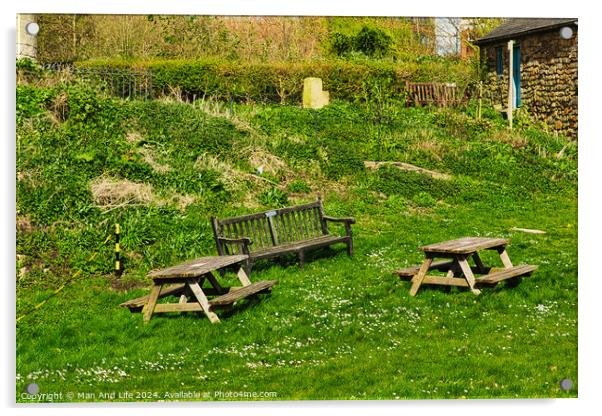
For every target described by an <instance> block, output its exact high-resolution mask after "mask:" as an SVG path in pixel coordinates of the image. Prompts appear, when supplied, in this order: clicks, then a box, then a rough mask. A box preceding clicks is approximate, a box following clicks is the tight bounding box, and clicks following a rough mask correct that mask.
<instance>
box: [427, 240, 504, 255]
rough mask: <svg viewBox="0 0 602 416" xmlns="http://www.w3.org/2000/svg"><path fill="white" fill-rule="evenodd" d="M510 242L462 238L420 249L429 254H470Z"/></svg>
mask: <svg viewBox="0 0 602 416" xmlns="http://www.w3.org/2000/svg"><path fill="white" fill-rule="evenodd" d="M508 242H509V241H508V240H507V239H505V238H490V237H462V238H457V239H455V240H449V241H443V242H441V243H435V244H429V245H426V246H422V247H420V249H421V250H422V251H425V252H429V253H451V254H454V253H455V254H470V253H474V252H476V251H479V250H488V249H491V248H495V247H503V246H505V245H507V244H508Z"/></svg>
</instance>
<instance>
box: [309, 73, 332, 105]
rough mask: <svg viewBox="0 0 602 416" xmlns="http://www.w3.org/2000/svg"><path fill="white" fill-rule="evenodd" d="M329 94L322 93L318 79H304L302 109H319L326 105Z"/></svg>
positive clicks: (328, 100)
mask: <svg viewBox="0 0 602 416" xmlns="http://www.w3.org/2000/svg"><path fill="white" fill-rule="evenodd" d="M329 102H330V94H329V93H328V91H322V80H321V79H320V78H313V77H312V78H305V79H304V80H303V108H313V109H319V108H322V107H324V106H325V105H328V103H329Z"/></svg>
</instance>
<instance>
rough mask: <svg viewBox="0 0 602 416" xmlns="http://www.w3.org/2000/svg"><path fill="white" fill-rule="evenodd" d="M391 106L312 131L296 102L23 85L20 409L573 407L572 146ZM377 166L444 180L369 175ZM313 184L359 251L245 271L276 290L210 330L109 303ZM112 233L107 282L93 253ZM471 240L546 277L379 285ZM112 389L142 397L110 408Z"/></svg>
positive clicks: (357, 112) (103, 254)
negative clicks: (294, 403) (319, 403)
mask: <svg viewBox="0 0 602 416" xmlns="http://www.w3.org/2000/svg"><path fill="white" fill-rule="evenodd" d="M385 114H386V119H385V120H384V121H383V119H382V117H381V118H379V123H374V120H375V117H376V116H375V114H374V112H373V110H371V109H370V108H369V107H364V106H360V105H352V104H348V103H345V102H335V103H333V104H332V105H330V106H328V107H326V108H324V109H322V110H319V112H318V113H317V117H318V121H319V124H318V128H316V124H315V120H316V119H315V117H316V114H314V113H313V112H310V111H307V110H303V109H300V108H296V107H291V106H260V105H257V106H245V105H242V104H241V105H238V104H237V105H235V107H234V108H233V114H230V112H229V109H228V108H227V107H226V106H223V105H220V104H219V103H212V102H203V103H200V102H197V103H196V104H195V105H191V104H185V103H181V102H177V101H175V100H169V99H164V100H156V101H152V102H150V101H149V102H141V101H140V102H139V101H119V100H115V99H111V98H108V97H105V96H103V95H102V94H101V93H100V92H98V91H95V90H93V89H91V88H89V87H86V86H83V85H68V86H64V85H55V86H49V87H47V88H38V87H32V86H20V87H18V90H17V270H16V275H17V283H16V285H17V316H18V317H20V316H23V318H22V319H20V320H19V322H18V323H17V400H19V401H26V400H24V399H23V398H22V397H21V392H22V391H24V388H25V386H26V385H27V384H28V383H31V382H36V383H38V384H39V386H40V389H41V392H52V391H56V392H63V393H64V394H66V393H67V392H73V393H74V394H75V395H74V396H73V397H72V398H71V399H68V398H64V399H63V400H75V401H86V400H115V399H117V400H155V401H156V400H173V399H174V397H173V396H166V393H171V394H175V393H177V392H185V393H186V392H197V393H199V394H200V397H193V399H200V400H207V399H211V400H220V399H226V398H227V395H228V392H257V393H258V394H259V392H274V393H275V394H274V393H270V394H264V395H263V396H262V397H255V399H269V400H273V399H280V400H291V399H397V398H399V399H419V398H460V397H466V398H480V397H495V398H503V397H550V396H552V397H567V396H568V397H574V396H576V394H577V389H576V388H575V389H573V390H571V391H569V392H564V391H562V390H560V387H559V383H560V380H562V379H564V378H570V379H572V380H573V382H575V384H576V385H577V381H578V380H577V195H576V189H577V160H576V159H577V155H576V145H575V144H572V143H571V142H569V141H567V140H565V139H563V138H557V137H554V136H552V135H549V134H547V133H545V132H543V131H541V130H539V129H537V128H536V127H533V126H529V125H528V123H526V122H524V123H523V124H522V126H521V125H519V128H518V129H517V130H515V131H513V132H508V131H507V130H506V129H505V128H504V125H503V120H501V119H500V118H499V117H498V116H497V115H496V114H495V113H493V112H491V113H488V112H486V113H485V117H484V118H483V119H482V120H480V121H476V120H474V117H472V110H471V108H470V107H469V108H468V109H463V110H431V109H413V108H404V107H401V106H399V105H396V104H395V103H389V104H388V107H387V108H386V112H385ZM377 158H378V159H380V160H392V161H393V160H394V161H401V162H406V163H411V164H415V165H418V166H421V167H423V168H427V169H431V170H435V171H438V172H440V173H445V174H447V175H449V177H450V179H447V180H445V179H434V178H432V177H430V176H426V175H422V174H418V173H411V172H404V171H401V170H399V169H397V168H394V167H383V168H380V169H377V170H371V169H365V168H364V165H363V161H364V160H374V159H377ZM259 166H262V167H263V173H262V174H261V175H258V174H257V173H256V169H257V168H258V167H259ZM317 192H320V193H321V194H322V197H323V199H324V201H325V208H326V213H327V214H329V215H333V216H354V217H355V218H356V220H357V224H356V225H355V226H354V236H355V247H356V254H355V255H354V257H353V258H348V257H347V256H346V254H345V253H344V250H343V248H342V247H340V248H337V247H334V249H333V250H330V251H328V250H324V251H317V252H316V253H314V254H313V255H312V258H313V261H309V262H308V263H307V265H306V267H305V268H304V269H302V270H301V269H299V268H298V266H297V265H296V263H295V259H292V258H290V259H284V260H283V261H282V262H276V263H267V262H266V263H264V264H259V265H258V267H257V268H256V269H254V271H253V274H252V276H251V279H252V280H253V281H255V280H264V279H278V280H279V281H280V283H279V284H278V285H277V286H275V287H274V290H273V294H272V295H271V296H269V297H266V298H265V299H263V300H262V301H261V302H258V303H257V302H250V303H246V304H241V305H238V306H237V307H235V308H234V310H232V311H230V312H224V313H222V314H221V315H220V316H221V317H222V318H223V319H222V323H221V324H219V325H211V324H210V323H209V321H208V320H206V319H204V318H202V317H200V316H196V315H194V314H182V315H173V316H167V315H166V316H159V317H156V318H153V320H152V321H151V322H150V323H149V324H147V325H144V324H142V319H141V316H140V315H138V314H130V313H129V312H128V311H127V310H126V309H122V308H119V306H118V305H119V303H121V302H123V301H125V300H128V299H130V298H133V297H136V296H140V295H142V294H145V293H147V292H148V287H149V282H148V280H146V279H145V275H146V274H147V273H148V271H149V270H151V269H154V268H160V267H166V266H169V265H173V264H175V263H177V262H179V261H183V260H186V259H190V258H194V257H198V256H202V255H208V254H213V253H214V252H215V248H214V242H213V237H212V234H211V230H210V227H209V217H210V216H211V215H218V216H221V217H225V216H229V215H234V214H242V213H249V212H254V211H257V210H261V209H264V208H266V209H267V208H271V207H275V206H283V205H287V204H294V203H299V202H304V201H311V200H313V199H315V196H316V193H317ZM116 222H118V223H120V224H121V227H122V241H121V242H122V247H123V250H124V256H125V260H124V263H125V270H126V271H125V273H124V275H123V276H122V277H120V278H116V277H115V276H114V275H113V274H112V267H113V262H112V255H113V254H112V245H111V241H109V242H107V243H103V242H104V241H105V239H106V237H107V236H109V235H110V234H111V230H112V227H113V224H114V223H116ZM513 227H523V228H536V229H541V230H545V231H546V234H540V235H534V234H525V233H521V232H517V231H512V230H511V229H512V228H513ZM465 235H479V236H499V237H507V238H510V239H511V242H512V243H511V245H510V246H509V252H510V256H511V258H512V259H513V261H514V262H515V263H517V264H518V263H531V264H538V265H540V269H539V270H538V271H537V272H536V273H535V274H534V275H533V276H532V277H531V278H526V279H524V281H523V282H522V283H521V284H520V285H519V286H517V287H515V288H508V287H505V286H504V285H500V286H499V287H496V288H494V289H486V290H484V291H483V294H482V295H481V296H479V297H475V296H474V295H472V294H471V293H470V292H468V291H464V290H456V289H453V290H451V291H449V290H443V289H437V288H425V289H421V291H420V292H419V293H418V296H416V297H414V298H412V297H410V296H409V295H408V290H409V284H408V283H407V282H400V281H399V280H397V279H396V278H395V277H394V276H392V275H391V272H392V271H393V270H395V269H396V268H399V267H403V266H406V265H411V264H416V263H417V262H419V261H420V260H421V253H420V251H419V250H417V248H418V247H419V246H420V245H423V244H427V243H432V242H436V241H441V240H445V239H451V238H456V237H460V236H465ZM96 252H97V253H98V254H97V255H96V256H95V257H94V259H93V260H91V261H89V259H90V257H91V256H92V255H93V254H94V253H96ZM485 260H489V261H493V260H494V259H493V258H485ZM80 269H81V270H82V273H81V274H80V275H78V276H77V277H76V278H75V279H73V280H72V281H70V278H71V276H73V274H74V273H76V272H77V270H80ZM228 278H229V279H233V276H229V277H228ZM69 281H70V283H68V284H67V286H65V288H64V289H63V290H61V291H60V292H59V293H58V294H57V295H56V296H52V297H50V299H49V300H48V301H47V302H46V303H45V304H44V305H43V306H42V307H41V308H39V309H37V310H35V309H34V310H32V309H33V308H34V307H35V305H36V304H38V303H39V302H41V301H43V300H45V299H47V298H48V297H49V296H51V295H52V293H53V291H54V290H56V289H57V288H59V287H61V285H62V284H64V283H65V282H69ZM122 391H130V392H133V394H134V395H133V397H129V396H128V397H121V398H119V397H115V398H113V397H111V393H112V392H122ZM101 392H104V393H107V396H100V395H99V394H100V393H101ZM216 392H222V394H221V395H220V394H216ZM77 393H82V395H81V396H78V395H77ZM85 393H90V394H89V395H87V396H86V395H85ZM149 393H150V394H149ZM234 398H235V399H236V398H238V399H240V398H244V396H243V397H240V396H239V397H234Z"/></svg>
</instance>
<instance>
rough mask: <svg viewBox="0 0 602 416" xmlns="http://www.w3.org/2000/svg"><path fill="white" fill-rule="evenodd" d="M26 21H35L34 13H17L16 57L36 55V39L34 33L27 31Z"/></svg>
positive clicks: (32, 57)
mask: <svg viewBox="0 0 602 416" xmlns="http://www.w3.org/2000/svg"><path fill="white" fill-rule="evenodd" d="M28 23H36V15H35V14H17V59H19V58H30V59H33V60H36V59H37V57H38V41H37V37H36V36H35V35H32V34H30V33H27V30H26V26H27V24H28Z"/></svg>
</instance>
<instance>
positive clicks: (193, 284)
mask: <svg viewBox="0 0 602 416" xmlns="http://www.w3.org/2000/svg"><path fill="white" fill-rule="evenodd" d="M186 283H187V284H188V287H189V288H190V290H191V291H192V294H193V295H194V297H195V298H196V300H197V302H198V303H199V305H201V309H203V312H205V315H206V316H207V318H209V320H210V321H211V323H212V324H215V323H218V322H219V318H218V317H217V315H216V314H215V313H213V312H211V310H210V306H209V300H208V299H207V296H205V294H204V293H203V289H201V287H200V286H199V284H198V282H197V281H196V280H195V279H189V280H188V281H187V282H186Z"/></svg>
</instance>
